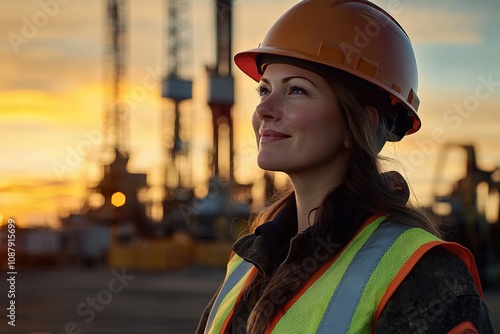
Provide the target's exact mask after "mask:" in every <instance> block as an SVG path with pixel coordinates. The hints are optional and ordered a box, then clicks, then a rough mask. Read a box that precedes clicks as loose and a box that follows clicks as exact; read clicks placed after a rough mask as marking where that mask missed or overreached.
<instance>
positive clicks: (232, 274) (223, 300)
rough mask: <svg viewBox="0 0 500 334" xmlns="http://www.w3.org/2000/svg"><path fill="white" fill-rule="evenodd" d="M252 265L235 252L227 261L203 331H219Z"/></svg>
mask: <svg viewBox="0 0 500 334" xmlns="http://www.w3.org/2000/svg"><path fill="white" fill-rule="evenodd" d="M252 266H253V265H252V264H251V263H249V262H246V261H243V259H242V258H240V257H239V256H237V255H236V254H235V255H234V256H233V258H232V259H231V261H229V263H228V270H227V274H226V277H225V279H224V283H223V285H222V287H221V290H220V292H219V294H218V295H217V298H216V299H215V302H214V304H213V306H212V309H211V311H210V315H209V317H208V321H207V325H206V327H205V333H219V332H220V330H221V329H222V325H223V324H224V321H225V320H226V318H227V317H228V316H229V313H230V312H231V310H232V309H233V307H234V304H235V302H236V299H237V298H238V295H239V294H240V292H241V291H242V289H243V285H244V284H245V282H246V280H247V277H248V275H249V274H250V271H251V270H250V269H251V268H252Z"/></svg>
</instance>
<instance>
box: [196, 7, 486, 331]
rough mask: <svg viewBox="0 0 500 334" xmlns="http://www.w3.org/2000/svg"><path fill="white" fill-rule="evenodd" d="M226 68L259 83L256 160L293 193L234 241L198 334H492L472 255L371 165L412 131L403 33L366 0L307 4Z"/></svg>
mask: <svg viewBox="0 0 500 334" xmlns="http://www.w3.org/2000/svg"><path fill="white" fill-rule="evenodd" d="M235 62H236V64H237V65H238V67H239V68H240V69H241V70H242V71H243V72H244V73H246V74H247V75H248V76H250V77H251V78H252V79H254V80H256V81H258V82H259V87H258V93H259V95H260V99H261V101H260V103H259V104H258V106H257V107H256V109H255V112H254V114H253V118H252V123H253V127H254V130H255V134H256V138H257V143H258V148H259V153H258V164H259V166H260V167H261V168H263V169H265V170H270V171H282V172H284V173H286V174H287V175H288V177H289V179H290V185H291V186H290V188H289V189H288V190H286V191H285V192H284V193H282V194H280V196H278V197H277V198H276V200H275V201H274V203H273V204H272V205H270V206H269V207H268V208H266V209H265V210H264V211H263V212H260V213H259V214H258V216H257V218H256V219H255V221H254V222H253V224H252V227H251V232H252V233H251V234H249V235H246V236H244V237H242V238H241V239H239V240H238V241H237V242H236V243H235V244H234V246H233V250H234V252H233V254H232V256H231V259H230V260H229V263H228V270H227V274H226V278H225V280H224V283H223V284H222V286H221V288H220V289H219V291H218V292H217V294H216V295H215V296H214V298H213V300H212V301H211V302H210V304H209V305H208V307H207V309H206V311H205V313H204V315H203V316H202V319H201V321H200V324H199V328H198V332H199V333H252V334H254V333H255V334H259V333H271V332H272V333H286V334H290V333H369V332H374V333H493V332H494V330H493V327H492V323H491V320H490V318H489V313H488V309H487V307H486V306H485V304H484V302H483V299H482V292H481V287H480V283H479V279H478V275H477V270H476V268H475V264H474V260H473V258H472V256H471V254H470V252H469V251H468V250H466V249H465V248H463V247H461V246H459V245H457V244H454V243H447V242H444V241H442V240H441V239H439V236H440V234H439V231H438V228H437V227H436V225H435V224H434V223H433V222H432V220H431V219H429V218H428V217H426V215H425V214H424V213H422V212H420V211H419V210H417V209H416V208H414V207H412V206H411V205H410V204H408V203H407V200H408V196H409V191H408V186H407V185H406V182H405V181H404V179H403V178H402V177H401V176H400V175H399V174H398V173H396V172H388V173H382V172H381V171H380V168H379V157H378V154H379V152H380V150H381V149H382V147H383V146H384V144H385V142H386V141H397V140H400V139H401V138H402V137H403V136H405V135H407V134H411V133H414V132H416V131H417V130H418V129H419V127H420V120H419V118H418V116H417V114H416V112H417V109H418V104H419V100H418V97H417V93H416V92H417V70H416V64H415V63H416V62H415V58H414V54H413V50H412V47H411V44H410V41H409V39H408V37H407V35H406V33H405V32H404V31H403V29H402V28H401V27H400V26H399V24H398V23H397V22H396V21H395V20H394V19H393V18H392V17H391V16H390V15H389V14H387V13H386V12H384V11H383V10H382V9H380V8H379V7H377V6H375V5H374V4H372V3H371V2H368V1H366V0H357V1H353V0H304V1H301V2H300V3H298V4H297V5H295V6H294V7H292V8H291V9H290V10H289V11H287V12H286V13H285V14H284V15H283V16H282V17H281V18H280V19H279V20H278V21H277V22H276V23H275V24H274V25H273V26H272V27H271V29H270V30H269V32H268V33H267V35H266V37H265V38H264V41H263V42H262V44H261V45H260V47H259V48H257V49H252V50H249V51H245V52H241V53H238V54H237V55H236V56H235Z"/></svg>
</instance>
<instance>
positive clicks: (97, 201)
mask: <svg viewBox="0 0 500 334" xmlns="http://www.w3.org/2000/svg"><path fill="white" fill-rule="evenodd" d="M243 2H244V1H243V0H239V1H238V0H211V1H203V12H200V9H199V8H198V7H197V6H198V5H199V4H200V3H201V2H200V3H198V2H197V0H163V1H161V2H160V1H155V2H154V3H155V4H156V5H160V6H157V8H156V7H155V8H153V7H151V8H149V10H150V11H161V12H162V14H161V16H162V30H161V33H160V34H159V37H160V38H159V39H158V40H156V41H154V43H157V44H159V45H161V56H160V58H161V60H160V62H159V63H160V64H161V65H156V64H151V67H148V69H149V70H148V73H149V74H148V76H143V80H142V82H141V83H140V86H135V87H133V88H136V89H135V90H134V89H133V88H132V89H131V88H130V87H131V85H130V83H129V82H128V80H129V78H130V75H129V66H130V57H129V54H130V51H131V50H132V49H133V48H134V44H133V43H132V41H131V38H130V32H131V29H134V27H133V26H131V24H130V17H131V9H130V7H131V6H132V4H133V2H132V1H127V0H106V1H99V3H100V6H99V8H100V9H101V10H102V17H103V21H104V22H105V24H102V25H101V28H102V29H101V30H102V32H103V33H102V36H103V38H102V39H101V40H100V41H99V42H100V43H102V45H103V50H104V52H103V55H102V59H101V63H100V64H95V66H100V67H101V68H102V81H103V84H102V89H103V91H104V92H103V101H102V102H103V103H102V106H103V107H102V108H100V114H99V120H98V122H100V123H101V127H100V128H99V130H97V129H95V128H90V129H87V130H86V131H87V132H85V139H80V141H78V142H76V144H74V145H73V146H69V147H70V150H66V152H65V156H64V158H65V160H64V161H63V162H60V161H52V162H51V164H50V166H51V169H52V171H53V174H54V176H55V177H54V179H58V181H63V182H69V181H68V179H67V178H66V177H67V176H68V175H69V176H71V175H73V177H74V175H75V173H74V169H75V166H76V165H78V170H79V172H80V173H79V174H78V173H77V174H76V175H77V176H76V180H78V184H84V186H83V189H84V191H82V192H81V193H80V196H79V197H78V200H74V199H72V200H71V201H65V200H64V198H65V197H64V196H62V197H63V200H61V201H59V202H58V204H57V210H56V211H57V212H55V213H54V217H56V218H50V219H49V218H46V217H45V218H44V216H43V215H42V216H41V217H42V218H41V219H40V216H35V217H38V218H36V219H31V220H30V218H26V217H30V216H26V217H25V216H23V217H21V219H18V216H17V215H16V214H11V210H9V207H8V204H5V203H9V202H12V197H11V196H14V195H13V193H15V192H16V191H14V192H9V190H10V189H11V187H10V186H8V182H6V181H5V182H3V183H2V184H1V187H2V188H0V199H1V200H3V201H4V202H5V203H1V205H0V207H1V210H2V211H1V212H0V215H1V216H0V219H1V222H3V225H0V265H1V267H2V269H3V270H4V271H5V272H6V271H7V258H8V256H7V246H6V242H7V234H8V230H7V220H8V219H9V218H12V219H14V220H15V221H16V222H18V224H17V228H16V232H15V233H16V245H15V249H16V267H17V271H18V290H17V292H18V293H17V300H18V305H19V308H18V322H17V326H16V328H12V327H10V328H7V330H8V331H7V333H59V332H64V331H66V333H69V332H73V330H76V329H81V330H82V332H85V333H114V332H116V333H138V332H141V333H157V332H158V333H160V332H162V333H189V332H192V331H193V330H194V328H195V326H196V321H197V317H198V316H199V314H200V312H201V311H202V309H203V305H204V304H205V303H206V302H208V299H209V298H210V297H211V295H212V293H213V292H214V291H215V289H216V288H217V287H218V284H219V283H220V280H221V279H222V277H223V270H224V265H225V263H226V261H227V257H228V255H229V252H230V247H231V244H232V243H233V242H234V240H235V239H236V238H237V237H238V235H240V234H241V233H243V232H244V229H245V227H246V222H247V221H248V219H249V218H250V216H251V213H252V212H255V211H258V210H259V208H260V207H261V206H262V205H263V203H265V201H266V199H268V198H269V197H270V196H271V195H272V194H273V192H274V191H275V189H276V188H279V186H280V185H281V184H282V183H283V180H284V178H282V177H281V178H280V175H273V174H268V173H262V172H255V171H253V172H251V170H252V169H255V167H256V165H255V164H254V162H253V160H254V157H255V152H254V149H253V142H252V139H242V138H246V137H243V135H241V133H240V134H238V132H237V129H240V132H242V133H244V132H245V131H247V132H248V129H246V130H245V129H242V126H241V125H238V124H237V123H238V121H240V122H241V121H242V120H243V122H248V123H249V120H250V116H249V115H250V113H251V112H252V109H253V106H252V105H248V106H245V107H244V108H245V109H246V110H245V111H244V113H245V114H244V117H243V116H242V115H239V116H235V112H234V110H235V109H234V106H235V104H236V103H237V94H236V88H237V85H238V83H237V81H236V80H235V74H233V62H232V55H233V54H234V52H235V51H236V50H235V48H234V46H233V45H234V41H235V37H234V26H235V24H234V20H238V19H239V17H235V10H233V9H235V8H237V6H241V7H243ZM379 2H380V4H381V5H383V3H382V1H379ZM276 3H277V7H278V8H280V9H283V10H284V9H286V8H288V7H289V6H290V5H291V4H293V3H294V1H277V2H276ZM64 5H65V4H63V2H62V1H59V2H58V1H55V0H54V1H52V2H51V1H40V2H39V4H38V6H40V7H39V8H41V9H40V10H39V12H42V11H43V12H44V13H46V14H45V15H46V17H47V18H48V19H50V18H52V17H56V15H57V14H58V12H59V11H61V10H64V8H63V6H64ZM72 5H73V4H72V3H69V4H67V6H68V7H69V6H72ZM134 5H137V3H134ZM144 5H146V2H144ZM247 5H248V4H247ZM257 5H258V6H261V7H262V8H265V6H266V4H265V2H261V1H259V2H258V4H257V3H256V4H255V5H254V7H256V6H257ZM406 5H409V4H406ZM2 6H4V5H3V4H2ZM34 6H36V4H34ZM495 6H496V5H495ZM44 8H45V9H44ZM197 8H198V9H197ZM273 8H274V7H273ZM495 8H497V7H495ZM275 10H276V9H275ZM408 11H409V10H406V12H408ZM257 12H258V11H257ZM51 13H52V14H54V15H52V14H51ZM193 13H197V15H198V16H196V15H194V14H193ZM252 13H255V11H254V12H252ZM498 13H500V12H498ZM498 13H497V14H498ZM35 14H36V12H35ZM238 14H239V15H240V16H241V15H243V14H244V13H243V11H242V10H240V11H238ZM279 14H280V11H278V10H276V12H275V13H274V14H273V15H272V16H271V17H273V18H275V17H277V16H278V15H279ZM199 15H203V17H205V16H206V17H210V18H211V19H210V20H208V22H210V25H206V26H204V27H203V29H204V32H203V33H199V32H196V31H195V29H194V28H193V26H194V25H195V22H193V20H195V19H199ZM40 17H42V18H40ZM32 19H33V22H31V23H30V22H28V23H30V24H31V25H33V27H34V28H37V27H38V28H39V29H40V30H41V28H42V24H41V23H40V22H41V21H40V20H42V19H43V16H40V15H38V18H37V16H35V15H34V16H32ZM255 19H256V20H254V24H258V22H256V21H258V18H257V17H255ZM37 20H38V21H37ZM272 21H273V19H270V21H269V22H266V24H265V26H264V27H261V28H262V29H263V31H265V29H266V28H267V27H268V25H269V24H271V22H272ZM23 22H25V24H26V27H28V28H26V29H27V30H26V31H24V32H23V34H24V35H22V36H21V35H17V37H16V35H13V34H12V33H10V34H8V35H7V37H8V39H9V42H10V47H12V48H14V49H16V48H21V47H24V44H26V43H27V42H26V43H25V40H28V39H30V38H31V37H29V36H26V33H27V32H29V31H28V30H29V29H30V27H29V25H27V23H26V22H27V21H23ZM37 22H38V23H40V24H38V23H37ZM263 25H264V24H263ZM43 26H45V25H43ZM403 26H404V24H403ZM497 28H498V26H497ZM23 29H24V28H23ZM80 29H85V27H80ZM208 32H210V34H209V33H208ZM497 32H498V31H497ZM196 33H199V34H200V35H202V37H203V36H205V37H206V36H211V37H209V38H208V40H205V41H204V43H206V44H207V45H210V47H209V48H208V51H207V52H208V53H211V56H210V57H207V58H206V59H210V61H209V62H207V61H206V59H204V61H205V62H204V63H203V64H197V63H195V61H196V60H197V59H199V58H198V57H197V55H196V54H195V53H196V51H195V50H196V47H195V45H193V43H194V42H193V41H194V40H196V38H194V34H196ZM240 36H241V35H240ZM410 36H412V34H411V33H410ZM260 37H261V36H259V38H260ZM19 38H21V39H19ZM464 38H465V37H464ZM23 39H24V40H23ZM240 42H241V41H240ZM33 43H35V42H33ZM240 45H243V46H244V47H245V48H250V47H253V46H255V45H253V44H251V45H249V44H246V43H240ZM417 46H418V45H417ZM424 48H425V46H422V49H424ZM496 50H497V49H496ZM145 52H146V51H145ZM18 57H21V56H20V55H18ZM422 58H424V63H425V57H422ZM477 61H479V60H477ZM200 66H201V67H202V68H203V75H201V76H200V75H197V76H196V80H199V81H203V82H201V83H200V82H195V80H194V79H195V74H194V72H193V70H192V69H193V68H199V67H200ZM497 67H498V65H497ZM153 68H154V71H153V70H152V69H153ZM456 70H457V71H459V70H460V68H457V69H456ZM153 72H154V73H153ZM497 73H498V71H496V72H495V71H492V72H486V73H483V72H481V73H478V75H482V76H481V77H480V79H479V82H480V83H483V84H486V83H485V80H486V81H488V82H489V83H490V86H483V87H482V88H483V90H484V91H485V92H490V93H491V94H490V95H491V96H493V97H495V96H496V100H495V98H492V100H493V101H500V99H499V97H498V95H499V93H498V92H497V91H495V90H497V89H498V86H500V84H499V83H498V81H499V80H500V75H498V76H497V75H496V74H497ZM478 75H476V76H475V77H474V79H477V76H478ZM424 80H425V79H424ZM481 80H482V81H481ZM155 81H158V82H161V84H159V85H158V87H156V86H155V84H153V82H155ZM427 82H429V83H432V82H433V81H432V80H430V79H427ZM241 85H242V86H244V84H241ZM430 86H432V84H431V85H430ZM472 86H473V87H475V85H472ZM149 87H154V88H158V89H155V90H154V92H155V94H157V95H158V98H159V99H160V100H161V102H160V103H158V105H157V106H158V108H157V110H150V112H151V113H157V116H158V117H157V121H155V125H156V126H157V127H158V129H160V131H159V136H157V137H156V139H155V138H154V137H153V139H151V138H150V137H149V138H150V140H154V141H157V142H156V145H157V146H158V147H159V148H160V149H159V150H158V151H157V152H156V154H155V159H153V161H154V162H155V165H154V166H152V167H151V169H147V168H144V167H143V166H142V167H139V168H137V166H141V164H140V163H136V164H135V167H131V163H130V162H131V161H132V160H133V159H134V155H135V156H138V155H139V156H140V151H141V150H142V148H137V146H135V145H134V134H133V132H131V130H130V129H131V125H133V123H137V122H141V120H140V119H141V115H137V114H135V115H134V114H132V111H133V110H134V108H135V105H137V104H138V103H140V102H141V101H143V100H144V99H145V97H144V94H147V92H146V90H148V89H149V90H151V89H150V88H149ZM200 87H201V88H200ZM141 89H142V90H141ZM196 90H204V93H203V94H200V93H199V92H197V91H196ZM429 91H431V89H428V90H427V93H428V92H429ZM424 92H426V89H425V88H424ZM472 92H474V89H472ZM476 92H477V89H476ZM200 95H201V96H203V101H202V102H201V104H202V105H203V104H204V105H205V107H208V109H207V110H208V111H209V113H210V116H209V117H200V116H199V115H200V113H199V112H196V111H195V110H194V109H196V108H197V107H198V106H199V105H200V102H199V101H194V100H195V99H197V98H198V97H199V96H200ZM476 95H477V94H476ZM470 96H473V95H470ZM470 96H467V97H466V98H465V99H464V98H463V97H462V101H461V102H463V104H464V105H465V110H466V111H470V112H472V111H473V112H475V113H479V112H480V111H481V110H482V109H481V108H486V106H488V107H489V106H490V105H491V102H488V103H485V104H484V106H483V105H481V106H480V105H479V102H483V100H484V99H480V98H479V97H476V99H475V100H473V99H471V98H470ZM482 96H484V94H483V95H482ZM242 99H243V102H246V100H245V99H244V98H242ZM198 100H199V98H198ZM476 100H477V103H478V105H477V106H475V105H473V103H476ZM439 103H441V104H445V102H442V101H441V102H439ZM439 103H438V104H439ZM471 103H472V104H471ZM0 106H2V105H0ZM496 106H497V109H498V104H497V105H496ZM424 107H425V105H424ZM5 108H6V107H5V105H3V109H5ZM67 108H68V109H71V106H67ZM3 109H0V112H4V110H3ZM446 111H448V110H446ZM446 111H445V114H447V113H446ZM424 112H425V110H424V111H423V112H422V113H424ZM68 113H71V111H70V110H68ZM464 115H465V113H464V110H462V113H458V112H457V113H455V114H451V113H448V116H450V117H448V118H443V120H444V122H445V124H446V126H447V128H446V130H447V131H448V133H447V137H449V140H448V139H447V140H445V139H444V137H445V136H443V134H442V133H440V134H439V133H438V134H436V132H433V130H432V129H431V130H428V131H426V130H425V129H423V132H424V133H423V135H422V136H423V137H417V142H419V143H420V144H419V145H417V146H414V147H411V146H410V147H409V148H408V150H409V151H408V152H410V153H403V154H402V155H403V156H405V154H406V157H407V160H408V161H409V163H410V164H413V166H410V167H408V170H407V172H406V173H405V174H406V175H409V178H410V179H412V178H416V179H417V181H419V178H418V177H415V176H414V175H413V174H414V173H416V174H418V173H420V172H418V169H419V168H421V167H422V166H425V170H426V173H427V175H428V181H427V184H426V186H425V187H424V189H425V197H426V200H425V201H423V202H422V206H425V207H426V208H427V209H428V210H430V211H431V212H432V213H434V214H435V216H436V217H437V218H438V219H439V220H440V222H441V224H442V227H443V229H444V230H445V232H447V235H448V236H449V238H450V240H455V241H457V242H459V243H462V244H463V245H465V246H467V247H468V248H469V249H471V251H472V252H473V253H474V255H475V256H476V259H477V264H478V268H479V271H480V276H481V279H482V281H483V285H484V287H485V288H486V290H487V293H488V294H487V301H488V302H489V303H491V304H490V308H491V309H492V313H493V316H494V318H495V321H496V322H498V323H500V297H499V296H497V289H498V287H499V283H500V281H499V280H500V272H499V270H500V243H499V242H498V239H499V236H500V224H499V216H500V195H499V192H500V167H499V165H500V156H499V155H496V156H495V155H492V154H488V156H487V159H486V157H484V156H481V155H480V153H479V152H484V150H482V148H481V147H478V145H477V144H476V143H477V142H478V141H479V140H477V138H475V137H474V136H463V137H461V136H460V134H456V135H455V136H453V135H452V134H451V133H452V132H453V131H452V130H455V128H460V129H463V128H465V127H466V125H463V124H462V123H463V121H464V119H468V118H469V116H470V115H471V113H469V114H468V116H464ZM451 116H454V117H455V118H452V117H451ZM459 116H461V117H462V118H458V117H459ZM433 117H434V121H435V120H436V118H437V117H436V116H435V115H434V116H433ZM433 117H432V116H431V117H430V118H431V120H433ZM422 118H423V119H424V123H425V116H422ZM498 121H499V118H498V117H497V118H496V119H491V120H489V121H488V120H487V121H486V122H487V123H489V124H490V125H493V128H495V129H496V128H497V127H498ZM495 122H496V123H495ZM455 125H456V126H455ZM442 127H443V125H442V124H440V123H435V126H434V130H436V129H440V128H442ZM205 128H208V129H209V130H208V131H205V130H200V129H205ZM485 129H489V128H487V127H485ZM441 130H442V129H441ZM151 131H153V129H151ZM485 131H486V132H487V130H485ZM145 132H148V129H146V131H145ZM464 133H467V131H464ZM493 134H494V135H495V136H493V137H491V136H492V135H491V132H490V133H489V135H490V137H488V140H489V141H488V144H484V142H481V141H479V142H481V144H482V145H486V146H488V145H490V146H493V147H495V145H497V144H498V143H499V141H500V138H498V132H497V130H494V131H493ZM40 135H42V134H40ZM200 136H201V137H203V139H202V140H201V142H203V143H204V144H203V145H201V147H202V148H201V149H200V147H199V146H198V147H197V145H199V142H200V139H199V137H200ZM238 136H239V137H238ZM238 138H239V139H238ZM410 139H411V138H410ZM459 139H463V140H459ZM197 143H198V144H197ZM410 145H411V144H410ZM496 147H497V146H496ZM412 150H413V151H412ZM81 151H82V152H85V153H86V154H85V155H84V156H83V155H82V154H81V153H80V152H81ZM200 152H201V153H200ZM28 154H29V153H28ZM235 157H237V159H239V160H238V162H236V161H235ZM421 157H423V158H422V159H428V160H432V164H429V163H425V165H424V163H423V162H422V161H421V160H422V159H421ZM431 157H433V158H434V159H430V158H431ZM484 161H486V163H483V162H484ZM80 165H81V166H80ZM236 165H239V166H240V167H241V166H244V165H248V166H244V167H241V168H240V173H239V175H236V174H237V173H236V172H235V169H236ZM415 170H417V171H415ZM429 170H430V171H429ZM8 177H9V176H8V175H3V178H8ZM410 181H411V180H410ZM72 182H76V181H75V180H74V179H73V181H72ZM23 189H24V190H26V189H28V190H33V188H30V187H24V188H23ZM417 195H419V191H417ZM66 203H67V205H66ZM25 205H26V206H25V208H24V210H26V212H28V211H29V210H30V208H29V205H30V204H29V203H26V204H25ZM31 217H34V216H31ZM117 275H118V276H119V275H121V276H120V277H122V280H124V281H123V283H124V289H123V292H120V293H117V294H109V293H108V294H106V295H105V294H102V293H101V295H99V292H102V291H103V290H104V291H105V290H106V288H107V287H108V283H109V281H110V280H111V279H112V278H113V277H117ZM127 275H128V276H127ZM123 277H129V280H128V281H127V280H126V279H123ZM2 284H5V282H2ZM0 287H1V288H2V290H1V291H0V293H2V294H4V291H5V292H6V291H7V288H5V289H4V287H3V286H2V285H0ZM92 296H94V297H97V300H100V299H99V297H101V299H103V300H105V303H103V302H102V300H101V305H99V306H102V310H97V308H96V309H94V312H92V310H91V309H90V308H88V305H86V304H85V301H87V300H88V298H91V297H92ZM104 296H106V297H104ZM109 296H111V298H109ZM106 298H107V299H106ZM82 302H84V304H83V306H81V303H82ZM2 303H3V302H2ZM79 306H81V307H80V308H79ZM104 306H105V307H104ZM3 307H4V305H3V304H2V308H3ZM86 307H87V308H86ZM4 310H5V308H4ZM95 311H97V314H96V312H95ZM101 311H102V312H101ZM497 313H499V315H498V318H497V315H496V314H497ZM73 321H75V323H76V325H74V324H73ZM3 325H4V323H2V324H1V326H3ZM74 326H77V327H74ZM148 326H149V327H148ZM0 328H3V327H0ZM68 328H69V329H68ZM75 328H76V329H75ZM16 329H17V331H16ZM3 332H4V331H2V333H3ZM74 332H75V333H76V332H77V331H74Z"/></svg>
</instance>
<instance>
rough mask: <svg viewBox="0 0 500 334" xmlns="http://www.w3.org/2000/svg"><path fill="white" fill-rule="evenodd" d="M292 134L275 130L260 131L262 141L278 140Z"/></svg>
mask: <svg viewBox="0 0 500 334" xmlns="http://www.w3.org/2000/svg"><path fill="white" fill-rule="evenodd" d="M290 137H291V136H289V135H287V134H284V133H281V132H278V131H273V130H262V131H260V142H261V143H267V142H272V141H278V140H283V139H287V138H290Z"/></svg>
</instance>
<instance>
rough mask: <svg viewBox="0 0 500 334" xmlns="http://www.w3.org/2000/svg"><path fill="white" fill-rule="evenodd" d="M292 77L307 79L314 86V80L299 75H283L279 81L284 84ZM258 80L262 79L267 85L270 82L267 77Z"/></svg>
mask: <svg viewBox="0 0 500 334" xmlns="http://www.w3.org/2000/svg"><path fill="white" fill-rule="evenodd" d="M292 79H303V80H306V81H309V82H310V83H311V84H312V85H313V86H314V87H316V85H315V84H314V82H312V81H311V79H309V78H306V77H303V76H301V75H290V76H288V77H284V78H282V79H281V83H282V84H286V83H287V82H289V81H290V80H292ZM260 81H263V82H264V83H266V84H268V85H269V84H270V82H269V80H268V79H267V78H262V79H260Z"/></svg>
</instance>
